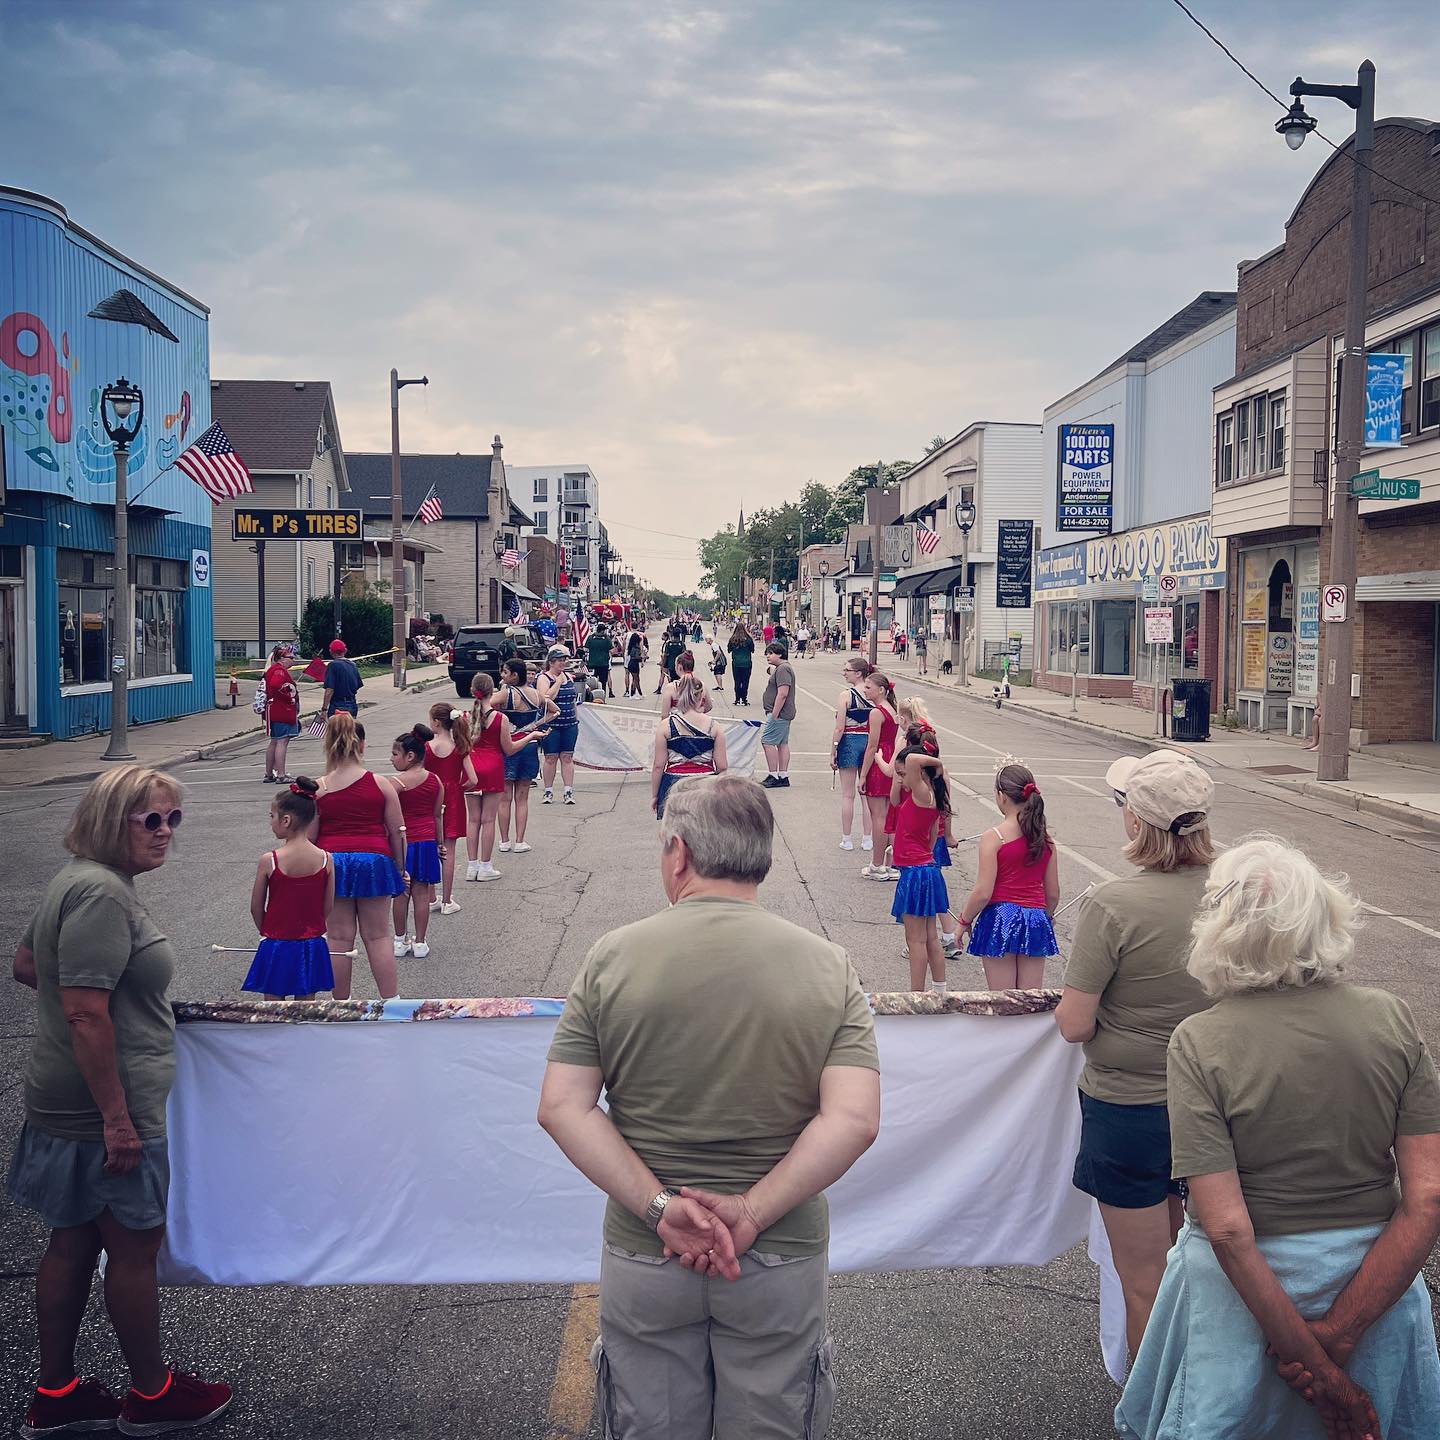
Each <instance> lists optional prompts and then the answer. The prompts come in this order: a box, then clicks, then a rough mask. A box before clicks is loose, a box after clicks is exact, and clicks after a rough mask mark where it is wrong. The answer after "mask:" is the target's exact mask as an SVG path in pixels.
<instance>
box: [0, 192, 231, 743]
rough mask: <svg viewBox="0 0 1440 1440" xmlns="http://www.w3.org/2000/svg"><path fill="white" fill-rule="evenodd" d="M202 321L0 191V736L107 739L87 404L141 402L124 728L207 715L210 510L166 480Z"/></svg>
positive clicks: (97, 488)
mask: <svg viewBox="0 0 1440 1440" xmlns="http://www.w3.org/2000/svg"><path fill="white" fill-rule="evenodd" d="M209 314H210V312H209V310H208V309H207V308H206V307H205V306H204V305H202V304H200V302H199V301H197V300H195V299H192V298H191V297H190V296H188V295H186V294H184V293H183V292H182V291H179V290H177V289H175V287H174V286H172V285H169V284H167V283H166V282H165V281H164V280H162V279H160V277H159V276H157V275H154V274H152V273H151V272H150V271H148V270H146V269H144V268H143V267H142V266H140V265H137V264H136V263H135V262H134V261H132V260H129V259H127V258H126V257H125V256H123V255H121V254H120V253H119V252H118V251H116V250H113V249H111V248H110V247H109V246H108V245H106V244H105V243H104V242H103V241H101V240H99V239H97V238H96V237H95V236H94V235H91V234H89V233H88V232H87V231H85V230H82V229H81V228H80V227H79V226H78V225H76V224H75V223H74V222H73V221H71V220H70V218H69V217H68V216H67V215H66V213H65V210H64V209H63V207H61V206H60V205H58V204H56V203H55V202H54V201H53V200H48V199H46V198H45V197H44V196H41V195H34V194H31V193H29V192H28V191H23V190H13V189H10V188H8V187H6V186H0V461H3V478H4V480H5V498H4V510H3V525H0V726H3V727H4V728H7V729H10V730H12V731H13V730H29V731H32V732H34V733H36V734H45V735H54V736H56V737H64V736H71V735H80V734H84V733H86V732H89V731H101V730H107V729H108V728H109V726H110V665H109V657H110V655H111V653H112V648H113V647H112V635H113V633H114V625H115V618H116V607H115V598H114V597H115V588H116V587H115V576H114V573H113V566H112V564H111V550H112V547H113V543H114V521H115V459H114V447H113V446H112V445H111V444H110V441H109V439H108V437H107V436H106V434H105V430H104V427H103V426H102V425H101V423H100V392H101V391H102V389H103V388H104V387H105V386H106V385H107V384H110V383H112V382H113V381H115V380H116V379H118V378H119V377H120V376H121V375H124V376H125V377H126V378H127V379H129V380H130V381H131V382H132V383H134V384H136V385H138V386H139V387H140V389H141V391H142V392H143V393H144V396H145V419H144V425H143V427H142V428H141V431H140V433H139V435H138V436H137V438H136V440H135V442H134V444H133V445H132V447H131V453H130V467H129V485H128V489H129V495H130V563H131V573H130V576H129V581H130V587H131V593H132V595H133V600H134V606H133V609H134V620H133V624H134V639H133V661H132V668H131V680H130V720H131V723H132V724H144V723H145V722H147V721H152V720H163V719H169V718H171V717H173V716H177V715H188V714H191V713H193V712H195V711H201V710H208V709H209V708H210V707H211V706H212V705H213V704H214V703H215V677H214V659H213V656H214V646H213V643H212V631H213V618H212V609H211V594H210V515H211V508H212V507H211V503H210V500H209V499H208V497H207V496H206V495H205V493H204V491H202V490H201V489H200V488H199V486H198V485H196V484H194V483H193V482H192V481H190V480H188V479H187V478H186V477H185V476H184V475H183V474H181V473H180V471H178V470H175V469H173V468H170V467H171V466H172V465H173V462H174V460H175V457H176V455H178V454H179V453H180V451H181V450H183V449H184V448H185V447H186V446H187V445H189V444H191V443H192V442H193V441H194V440H195V439H196V438H197V437H198V436H199V435H200V434H201V433H202V432H203V431H204V430H205V428H206V427H207V426H208V425H209V423H210V341H209Z"/></svg>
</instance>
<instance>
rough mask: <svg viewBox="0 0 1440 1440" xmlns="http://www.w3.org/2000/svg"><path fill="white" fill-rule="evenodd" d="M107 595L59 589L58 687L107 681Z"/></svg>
mask: <svg viewBox="0 0 1440 1440" xmlns="http://www.w3.org/2000/svg"><path fill="white" fill-rule="evenodd" d="M109 653H110V591H109V590H108V589H105V590H100V589H81V588H79V587H78V586H69V585H62V586H61V587H60V683H61V684H62V685H89V684H98V683H99V682H100V681H103V680H107V679H109V677H110V667H109V665H108V663H107V661H106V657H107V656H108V655H109Z"/></svg>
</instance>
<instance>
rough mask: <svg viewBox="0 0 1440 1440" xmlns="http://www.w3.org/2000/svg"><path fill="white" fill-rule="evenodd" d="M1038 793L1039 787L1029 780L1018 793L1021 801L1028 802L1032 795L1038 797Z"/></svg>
mask: <svg viewBox="0 0 1440 1440" xmlns="http://www.w3.org/2000/svg"><path fill="white" fill-rule="evenodd" d="M1039 793H1040V787H1039V786H1038V785H1036V784H1035V782H1034V781H1033V780H1031V781H1027V782H1026V784H1025V788H1024V789H1023V790H1022V791H1021V792H1020V797H1021V799H1023V800H1028V799H1029V798H1030V797H1031V796H1032V795H1038V794H1039Z"/></svg>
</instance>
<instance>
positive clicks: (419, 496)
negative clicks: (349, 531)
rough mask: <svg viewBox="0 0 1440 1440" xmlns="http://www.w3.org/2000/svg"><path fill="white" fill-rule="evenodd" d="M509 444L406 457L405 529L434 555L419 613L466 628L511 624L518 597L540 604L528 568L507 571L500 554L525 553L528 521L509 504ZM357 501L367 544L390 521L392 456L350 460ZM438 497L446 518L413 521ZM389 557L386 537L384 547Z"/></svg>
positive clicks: (418, 603)
mask: <svg viewBox="0 0 1440 1440" xmlns="http://www.w3.org/2000/svg"><path fill="white" fill-rule="evenodd" d="M503 448H504V447H503V446H502V444H501V441H500V437H499V436H498V435H497V436H496V437H495V441H494V444H493V445H492V446H491V451H490V454H488V455H463V454H460V453H459V452H458V451H457V452H456V453H455V454H453V455H410V454H402V455H401V457H400V488H401V495H402V497H403V504H402V510H403V516H404V523H405V525H406V527H407V528H408V529H409V531H410V536H411V537H412V538H413V537H415V536H416V535H417V534H418V535H420V536H421V537H423V539H424V540H425V541H426V542H427V544H432V545H434V546H435V547H436V548H435V550H434V551H433V552H432V553H430V554H428V555H427V556H426V557H425V564H424V568H423V576H422V578H421V579H420V581H419V582H418V585H419V587H420V588H421V589H423V594H419V595H417V597H416V600H415V603H414V607H413V608H414V609H415V611H416V612H417V613H424V614H428V615H429V616H430V617H431V619H432V620H434V619H437V618H440V617H443V619H444V620H445V621H446V623H448V624H450V625H454V626H456V627H457V628H458V627H459V626H461V625H475V624H494V623H498V622H499V621H501V620H503V619H504V618H505V612H506V610H507V609H508V607H509V603H510V597H511V595H512V594H514V595H517V596H518V597H519V598H520V600H521V601H522V602H526V603H532V604H533V603H534V601H535V600H536V599H537V598H538V597H537V596H536V595H535V593H534V592H533V591H532V590H531V589H530V588H529V586H528V585H526V583H525V577H526V568H525V566H524V565H521V566H519V567H518V568H516V569H514V570H508V569H504V568H503V567H502V566H501V564H500V560H499V556H498V555H497V554H496V544H495V542H496V540H497V539H498V540H499V541H500V547H501V549H505V548H515V549H523V548H524V546H523V545H522V544H520V543H519V539H518V537H519V534H520V529H521V527H522V526H528V525H529V524H530V517H529V516H528V515H526V514H525V512H524V511H523V510H520V509H519V508H518V507H517V506H516V505H515V503H514V501H512V500H511V498H510V491H509V487H508V485H507V483H506V476H505V462H504V459H503V458H502V456H501V451H502V450H503ZM346 458H347V464H348V466H349V469H350V474H351V477H352V481H353V484H354V487H355V496H356V501H357V503H358V504H359V506H360V508H361V509H362V510H363V511H364V513H365V520H366V536H367V541H366V543H367V545H368V544H369V543H370V537H372V536H374V535H376V534H377V533H378V532H388V526H389V521H390V456H389V455H388V454H363V455H350V456H347V457H346ZM432 495H433V496H434V498H436V499H438V500H439V502H440V509H441V512H442V518H441V519H439V520H436V521H434V522H433V523H431V524H429V525H419V524H417V523H415V517H416V515H417V513H418V511H419V509H420V506H421V505H422V504H423V503H424V502H425V501H426V499H428V498H430V497H431V496H432ZM380 544H381V547H382V549H386V553H388V545H389V539H388V533H387V534H386V538H384V539H382V540H381V541H380Z"/></svg>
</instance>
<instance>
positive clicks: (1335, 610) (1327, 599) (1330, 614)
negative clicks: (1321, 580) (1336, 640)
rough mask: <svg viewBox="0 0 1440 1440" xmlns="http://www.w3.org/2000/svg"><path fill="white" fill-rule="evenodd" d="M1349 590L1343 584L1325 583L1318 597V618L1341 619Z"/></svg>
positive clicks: (1347, 601) (1346, 604)
mask: <svg viewBox="0 0 1440 1440" xmlns="http://www.w3.org/2000/svg"><path fill="white" fill-rule="evenodd" d="M1349 600H1350V591H1349V590H1348V589H1347V588H1346V587H1345V586H1344V585H1327V586H1326V587H1325V593H1324V595H1322V596H1321V597H1320V618H1321V619H1322V620H1330V621H1341V620H1343V619H1344V618H1345V611H1346V608H1347V606H1348V604H1349Z"/></svg>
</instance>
